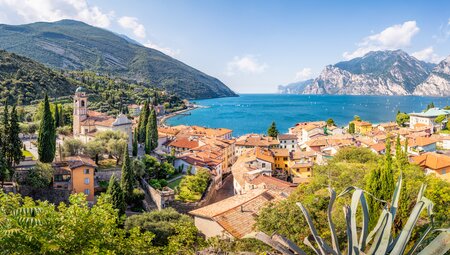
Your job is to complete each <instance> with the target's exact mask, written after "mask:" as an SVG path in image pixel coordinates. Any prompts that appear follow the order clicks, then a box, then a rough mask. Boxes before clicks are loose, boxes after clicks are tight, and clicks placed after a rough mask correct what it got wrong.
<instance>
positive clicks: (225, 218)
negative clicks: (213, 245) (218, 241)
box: [189, 189, 285, 238]
mask: <svg viewBox="0 0 450 255" xmlns="http://www.w3.org/2000/svg"><path fill="white" fill-rule="evenodd" d="M284 198H285V195H284V194H283V193H281V192H276V191H272V190H268V189H254V190H251V191H249V192H247V193H245V194H242V195H235V196H232V197H229V198H226V199H224V200H222V201H219V202H217V203H214V204H210V205H207V206H205V207H202V208H199V209H196V210H193V211H190V212H189V214H190V215H192V216H194V223H195V226H196V227H197V228H198V230H200V232H202V233H203V234H204V235H205V236H206V238H210V237H214V236H218V237H225V238H243V237H245V236H246V235H248V234H250V233H252V232H254V231H255V228H254V225H255V223H256V217H257V215H258V214H259V211H260V210H261V209H262V208H263V207H264V206H266V205H267V204H268V203H271V202H272V203H275V202H278V201H280V200H282V199H284Z"/></svg>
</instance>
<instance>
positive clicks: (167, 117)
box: [159, 104, 205, 126]
mask: <svg viewBox="0 0 450 255" xmlns="http://www.w3.org/2000/svg"><path fill="white" fill-rule="evenodd" d="M198 108H205V106H201V105H197V104H194V105H192V106H191V107H188V108H187V109H183V110H179V111H175V112H171V113H169V114H166V115H164V116H162V117H161V119H160V120H159V125H160V126H171V125H168V124H166V122H167V120H168V119H170V118H173V117H176V116H178V115H181V114H183V113H187V112H190V111H193V110H196V109H198Z"/></svg>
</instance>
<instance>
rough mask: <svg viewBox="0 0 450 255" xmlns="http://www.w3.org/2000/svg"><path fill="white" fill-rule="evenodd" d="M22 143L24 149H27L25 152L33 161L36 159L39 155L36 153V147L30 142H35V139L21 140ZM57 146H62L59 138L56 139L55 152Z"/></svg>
mask: <svg viewBox="0 0 450 255" xmlns="http://www.w3.org/2000/svg"><path fill="white" fill-rule="evenodd" d="M22 142H23V144H24V145H25V148H26V149H27V151H29V152H30V153H31V154H32V155H33V157H34V158H35V159H38V158H39V153H38V150H37V147H36V146H35V145H34V144H33V143H32V142H37V140H36V139H23V140H22ZM58 144H60V145H61V146H62V144H63V141H62V140H61V139H60V138H59V137H57V138H56V150H58Z"/></svg>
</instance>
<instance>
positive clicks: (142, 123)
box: [138, 101, 150, 143]
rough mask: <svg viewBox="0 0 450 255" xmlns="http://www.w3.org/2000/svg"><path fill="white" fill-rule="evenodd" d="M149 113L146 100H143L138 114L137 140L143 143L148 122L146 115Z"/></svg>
mask: <svg viewBox="0 0 450 255" xmlns="http://www.w3.org/2000/svg"><path fill="white" fill-rule="evenodd" d="M149 115H150V109H149V105H148V101H145V103H144V107H143V108H142V111H141V114H140V115H139V124H138V129H139V142H140V143H144V142H145V140H146V139H145V136H146V129H147V122H148V116H149Z"/></svg>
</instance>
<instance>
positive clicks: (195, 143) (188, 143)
mask: <svg viewBox="0 0 450 255" xmlns="http://www.w3.org/2000/svg"><path fill="white" fill-rule="evenodd" d="M201 145H204V144H203V143H201V142H199V140H198V139H195V138H193V137H182V138H179V139H178V138H177V139H175V140H173V141H171V142H170V143H169V145H168V151H169V152H172V151H174V152H175V156H179V155H181V154H182V153H184V152H187V151H192V150H193V149H195V148H197V147H199V146H201Z"/></svg>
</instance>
